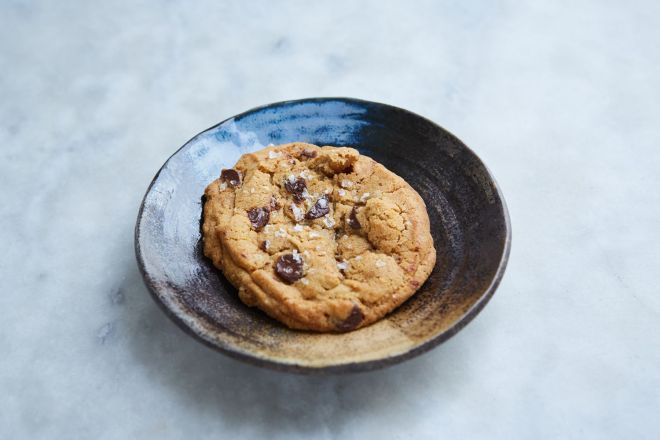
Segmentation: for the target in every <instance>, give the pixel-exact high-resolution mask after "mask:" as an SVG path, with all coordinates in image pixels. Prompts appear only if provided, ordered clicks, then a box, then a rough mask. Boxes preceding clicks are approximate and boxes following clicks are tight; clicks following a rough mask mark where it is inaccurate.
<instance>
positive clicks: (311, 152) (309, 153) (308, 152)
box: [300, 148, 316, 159]
mask: <svg viewBox="0 0 660 440" xmlns="http://www.w3.org/2000/svg"><path fill="white" fill-rule="evenodd" d="M300 155H301V156H303V157H307V158H309V159H313V158H315V157H316V151H314V150H310V149H309V148H305V149H304V150H302V152H301V153H300Z"/></svg>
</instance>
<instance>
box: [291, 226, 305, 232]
mask: <svg viewBox="0 0 660 440" xmlns="http://www.w3.org/2000/svg"><path fill="white" fill-rule="evenodd" d="M293 230H294V231H295V232H302V230H303V227H302V225H295V226H294V227H293Z"/></svg>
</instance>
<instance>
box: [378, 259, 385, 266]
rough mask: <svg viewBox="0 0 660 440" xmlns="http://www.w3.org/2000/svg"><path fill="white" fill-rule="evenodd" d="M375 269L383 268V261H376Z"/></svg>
mask: <svg viewBox="0 0 660 440" xmlns="http://www.w3.org/2000/svg"><path fill="white" fill-rule="evenodd" d="M376 267H385V262H384V261H383V260H376Z"/></svg>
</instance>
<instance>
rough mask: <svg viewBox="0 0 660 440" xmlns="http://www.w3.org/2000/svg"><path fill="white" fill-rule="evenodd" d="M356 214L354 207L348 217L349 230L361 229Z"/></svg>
mask: <svg viewBox="0 0 660 440" xmlns="http://www.w3.org/2000/svg"><path fill="white" fill-rule="evenodd" d="M356 214H357V209H356V208H355V206H354V207H353V209H351V213H350V214H349V215H348V226H350V227H351V229H360V228H361V227H362V225H361V224H360V221H359V220H358V218H357V215H356Z"/></svg>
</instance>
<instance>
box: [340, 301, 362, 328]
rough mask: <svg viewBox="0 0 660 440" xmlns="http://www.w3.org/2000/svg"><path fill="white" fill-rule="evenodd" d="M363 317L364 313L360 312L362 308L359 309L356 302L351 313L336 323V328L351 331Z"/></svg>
mask: <svg viewBox="0 0 660 440" xmlns="http://www.w3.org/2000/svg"><path fill="white" fill-rule="evenodd" d="M363 319H364V314H363V313H362V310H360V307H358V306H357V304H353V309H352V310H351V314H350V315H348V318H346V319H344V320H343V321H342V322H340V323H338V324H337V330H339V331H340V332H348V331H351V330H353V329H355V328H356V327H357V326H358V325H360V323H361V322H362V320H363Z"/></svg>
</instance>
